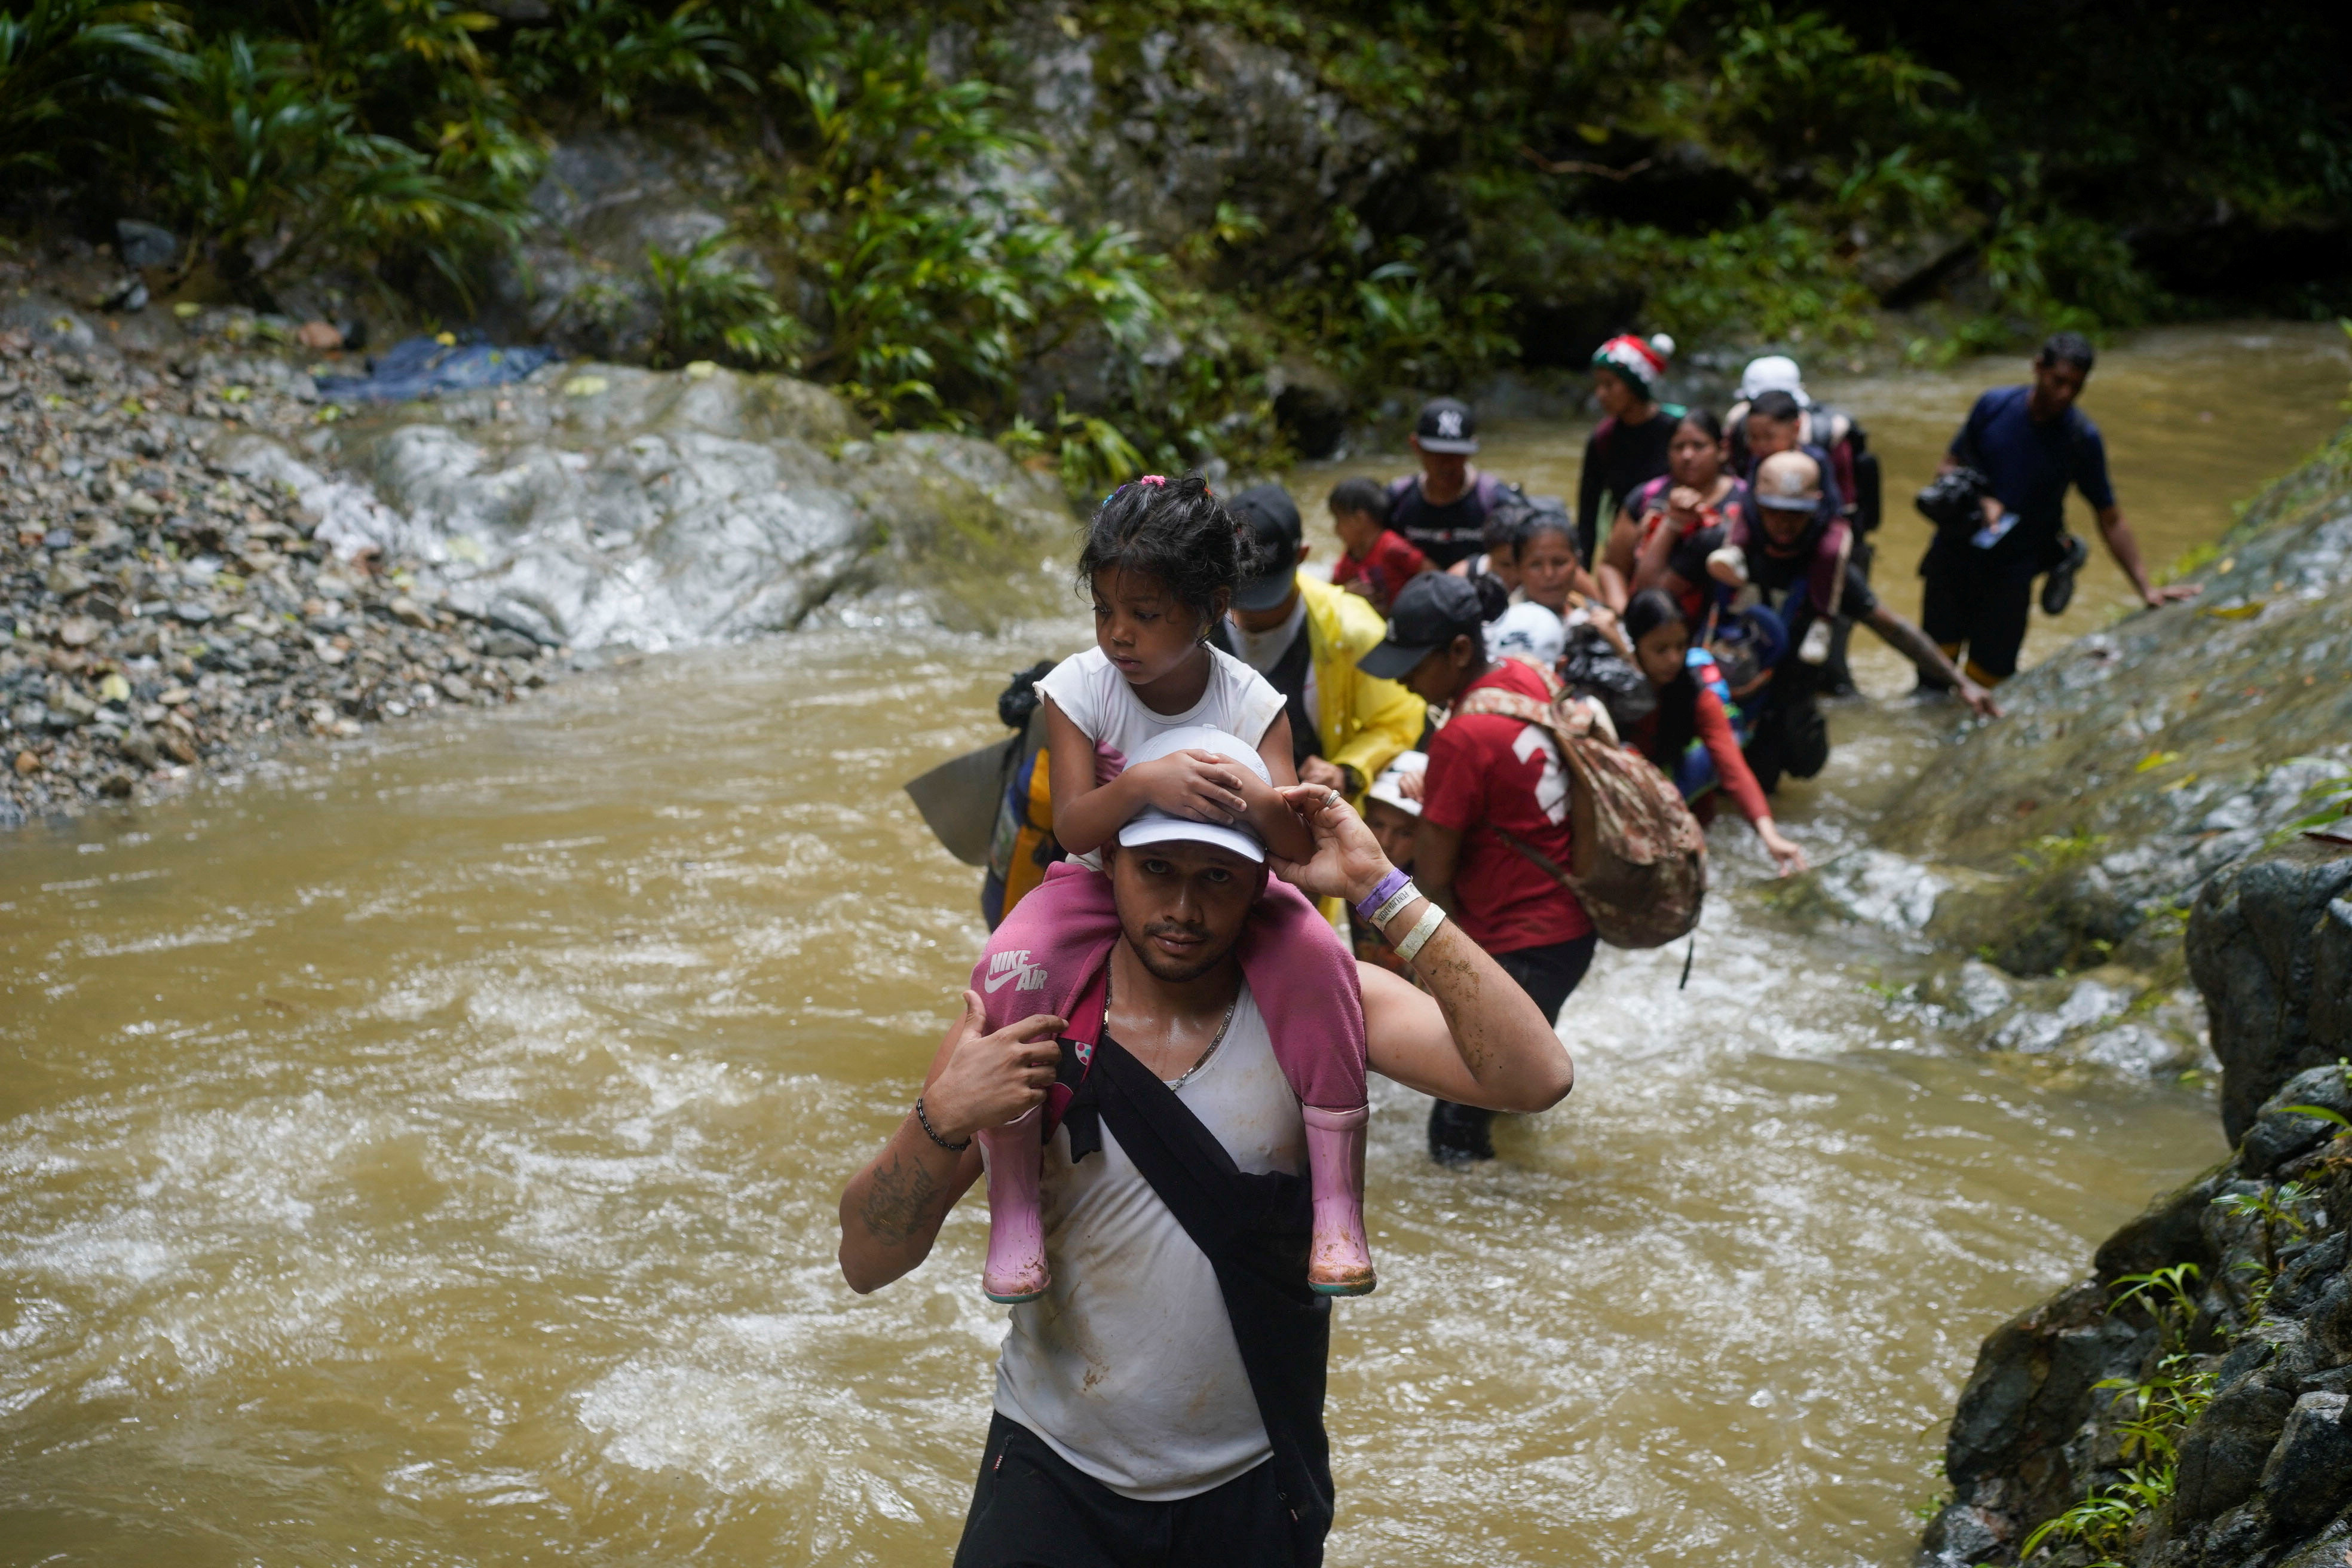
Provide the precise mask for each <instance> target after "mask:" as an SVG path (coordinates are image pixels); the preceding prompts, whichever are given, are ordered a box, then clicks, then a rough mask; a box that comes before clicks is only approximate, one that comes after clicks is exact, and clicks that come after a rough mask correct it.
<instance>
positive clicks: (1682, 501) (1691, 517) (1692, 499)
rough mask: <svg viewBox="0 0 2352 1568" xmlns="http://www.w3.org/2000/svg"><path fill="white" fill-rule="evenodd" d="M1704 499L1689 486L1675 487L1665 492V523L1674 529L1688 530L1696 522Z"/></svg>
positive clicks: (1704, 502)
mask: <svg viewBox="0 0 2352 1568" xmlns="http://www.w3.org/2000/svg"><path fill="white" fill-rule="evenodd" d="M1704 504H1706V497H1705V496H1704V495H1701V494H1700V493H1699V492H1698V490H1697V489H1696V488H1694V487H1692V486H1690V485H1676V486H1675V488H1674V489H1670V490H1668V491H1667V492H1666V521H1668V522H1671V523H1673V524H1674V525H1675V527H1676V528H1688V527H1689V526H1690V525H1691V524H1692V523H1694V522H1696V521H1698V509H1699V508H1700V507H1701V506H1703V505H1704Z"/></svg>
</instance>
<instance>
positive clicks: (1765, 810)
mask: <svg viewBox="0 0 2352 1568" xmlns="http://www.w3.org/2000/svg"><path fill="white" fill-rule="evenodd" d="M1624 631H1625V638H1626V640H1627V641H1628V642H1630V643H1631V644H1632V645H1633V662H1634V664H1635V665H1636V666H1638V667H1639V668H1640V669H1641V671H1642V673H1643V675H1645V676H1647V677H1649V679H1650V689H1652V690H1654V691H1655V692H1656V693H1657V694H1658V705H1657V706H1656V707H1655V708H1654V709H1652V710H1650V712H1649V713H1648V714H1647V715H1646V716H1645V717H1644V718H1643V720H1642V721H1641V722H1640V723H1638V724H1636V725H1634V726H1633V728H1632V729H1631V730H1630V731H1627V732H1626V734H1625V737H1624V739H1625V743H1626V744H1627V745H1629V746H1632V747H1633V749H1634V750H1635V751H1637V752H1641V753H1642V754H1643V756H1645V757H1647V758H1649V759H1650V761H1652V762H1654V763H1656V764H1657V765H1658V768H1659V770H1660V771H1661V772H1663V773H1664V774H1665V775H1666V776H1667V777H1668V778H1670V779H1673V780H1674V781H1675V784H1677V785H1678V786H1680V787H1681V789H1682V792H1683V795H1684V797H1685V799H1687V800H1688V801H1689V802H1690V807H1691V813H1692V815H1693V816H1696V817H1697V818H1698V819H1699V821H1700V822H1701V823H1702V824H1706V823H1711V822H1713V821H1714V820H1715V805H1716V800H1717V796H1718V795H1729V796H1730V797H1731V799H1732V803H1733V804H1734V805H1738V807H1739V815H1740V816H1744V817H1746V818H1747V819H1748V822H1749V824H1750V825H1751V826H1754V827H1755V829H1756V837H1759V838H1761V839H1762V840H1763V841H1764V847H1765V849H1766V850H1767V851H1769V853H1770V854H1771V857H1772V861H1773V864H1775V865H1776V866H1778V867H1780V874H1781V875H1782V876H1784V877H1786V876H1790V875H1793V874H1794V873H1796V872H1799V871H1801V870H1803V869H1804V868H1805V852H1804V850H1802V849H1801V848H1800V847H1798V846H1797V845H1796V843H1795V841H1793V840H1792V839H1790V837H1788V835H1786V834H1784V833H1782V832H1781V831H1780V825H1779V824H1778V823H1776V822H1774V821H1773V820H1772V808H1771V807H1770V806H1769V805H1766V804H1765V800H1764V790H1763V787H1762V786H1761V785H1759V784H1758V783H1757V782H1756V774H1755V773H1754V771H1753V770H1752V769H1750V768H1749V767H1748V759H1747V757H1745V756H1744V755H1742V754H1741V752H1740V750H1739V737H1738V735H1737V734H1736V733H1734V732H1733V731H1732V728H1731V715H1730V713H1729V712H1728V711H1727V710H1726V709H1725V708H1724V706H1723V698H1722V697H1721V696H1720V695H1719V694H1717V691H1716V690H1715V689H1714V687H1713V686H1712V685H1710V684H1709V683H1708V682H1706V680H1703V679H1701V677H1702V675H1703V674H1704V675H1708V676H1712V675H1714V674H1715V661H1714V660H1713V659H1712V658H1707V656H1706V655H1705V654H1704V653H1702V654H1700V655H1699V656H1698V657H1699V658H1701V659H1704V660H1705V667H1704V669H1703V670H1702V669H1701V668H1694V661H1693V659H1692V657H1691V654H1690V645H1691V637H1690V623H1689V622H1688V621H1685V619H1683V612H1682V607H1681V606H1680V605H1677V604H1676V603H1675V596H1674V595H1672V594H1669V593H1668V592H1666V590H1664V588H1644V589H1643V590H1642V591H1641V592H1640V593H1638V594H1636V595H1633V603H1631V604H1629V605H1626V606H1625V620H1624ZM1717 679H1720V678H1719V677H1718V678H1717ZM1694 751H1696V756H1694V755H1693V754H1692V753H1693V752H1694ZM1695 764H1696V765H1695Z"/></svg>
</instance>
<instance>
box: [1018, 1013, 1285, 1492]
mask: <svg viewBox="0 0 2352 1568" xmlns="http://www.w3.org/2000/svg"><path fill="white" fill-rule="evenodd" d="M1176 1093H1177V1095H1178V1097H1179V1098H1180V1099H1181V1100H1183V1102H1184V1104H1185V1106H1186V1107H1187V1108H1188V1109H1189V1110H1191V1111H1192V1114H1193V1115H1195V1116H1197V1117H1199V1118H1200V1119H1201V1121H1202V1124H1203V1125H1204V1126H1206V1127H1207V1128H1208V1129H1209V1131H1212V1132H1213V1133H1215V1134H1216V1137H1217V1142H1220V1143H1223V1145H1224V1146H1225V1152H1227V1153H1229V1154H1231V1155H1232V1156H1233V1157H1234V1164H1236V1165H1238V1166H1240V1167H1241V1168H1242V1169H1243V1170H1244V1171H1249V1172H1266V1171H1280V1172H1283V1173H1286V1174H1290V1175H1296V1174H1297V1173H1299V1172H1300V1171H1301V1170H1303V1169H1305V1167H1306V1156H1307V1130H1306V1124H1305V1122H1304V1121H1302V1120H1301V1119H1300V1116H1299V1113H1298V1097H1297V1095H1295V1094H1293V1093H1292V1092H1291V1091H1290V1085H1289V1083H1288V1082H1287V1081H1286V1079H1284V1078H1283V1076H1282V1068H1280V1067H1279V1066H1278V1065H1277V1064H1276V1061H1275V1059H1274V1046H1273V1042H1272V1041H1271V1040H1269V1039H1268V1038H1267V1037H1266V1030H1265V1019H1263V1018H1262V1017H1260V1016H1258V1010H1257V1005H1256V1003H1255V1001H1253V1000H1252V999H1251V996H1250V994H1249V988H1248V987H1247V986H1244V987H1243V988H1242V993H1241V996H1240V999H1239V1000H1238V1002H1237V1003H1236V1004H1235V1005H1234V1021H1233V1025H1232V1026H1231V1027H1230V1028H1228V1029H1227V1030H1226V1031H1225V1039H1224V1043H1223V1045H1221V1046H1219V1047H1217V1052H1216V1054H1215V1055H1214V1056H1213V1057H1212V1058H1209V1061H1208V1063H1207V1065H1206V1066H1204V1067H1202V1068H1201V1070H1200V1071H1199V1072H1197V1073H1195V1074H1194V1075H1193V1076H1192V1079H1191V1081H1189V1082H1187V1083H1186V1084H1185V1085H1184V1087H1183V1088H1181V1089H1178V1090H1177V1091H1176ZM1102 1144H1103V1146H1102V1152H1100V1153H1099V1154H1090V1155H1088V1156H1087V1158H1086V1159H1085V1161H1083V1162H1082V1163H1079V1164H1077V1165H1075V1166H1074V1165H1072V1164H1071V1163H1070V1135H1069V1131H1068V1130H1067V1129H1063V1130H1060V1131H1056V1132H1055V1134H1054V1141H1053V1142H1051V1143H1049V1144H1048V1145H1046V1147H1045V1169H1044V1184H1043V1189H1042V1194H1041V1197H1042V1205H1043V1209H1044V1214H1045V1260H1046V1263H1047V1265H1048V1266H1049V1268H1051V1270H1052V1272H1053V1277H1054V1282H1053V1285H1052V1286H1051V1288H1049V1289H1047V1290H1046V1292H1045V1295H1044V1296H1043V1297H1041V1298H1039V1299H1038V1300H1034V1301H1031V1302H1028V1303H1026V1304H1024V1305H1022V1306H1018V1307H1015V1308H1013V1322H1012V1327H1011V1329H1010V1331H1008V1332H1007V1333H1006V1334H1005V1336H1004V1348H1003V1353H1002V1354H1001V1355H999V1356H998V1358H997V1363H996V1408H997V1409H998V1410H999V1411H1000V1412H1001V1413H1003V1415H1005V1416H1006V1417H1007V1418H1009V1419H1011V1420H1013V1421H1017V1422H1019V1423H1020V1424H1021V1425H1022V1426H1025V1427H1027V1428H1028V1429H1029V1430H1030V1431H1032V1432H1034V1433H1035V1434H1036V1435H1037V1436H1038V1437H1040V1438H1041V1439H1043V1440H1044V1442H1045V1445H1046V1446H1047V1447H1050V1448H1052V1449H1053V1450H1054V1451H1055V1453H1057V1454H1059V1455H1061V1456H1062V1458H1065V1459H1067V1460H1068V1461H1069V1462H1070V1463H1071V1464H1073V1465H1075V1466H1076V1467H1077V1468H1079V1469H1080V1470H1082V1471H1084V1472H1085V1473H1086V1474H1087V1475H1089V1476H1092V1477H1093V1478H1094V1479H1096V1480H1098V1481H1100V1482H1102V1484H1103V1485H1105V1486H1107V1487H1108V1488H1109V1489H1111V1490H1113V1491H1115V1492H1117V1493H1118V1494H1119V1495H1120V1496H1122V1497H1129V1498H1134V1499H1137V1500H1139V1501H1143V1502H1171V1501H1173V1500H1176V1499H1178V1498H1187V1497H1193V1496H1196V1495H1198V1494H1199V1493H1202V1492H1204V1491H1207V1490H1209V1489H1211V1488H1213V1487H1219V1486H1223V1484H1224V1483H1225V1482H1227V1481H1229V1480H1231V1479H1234V1477H1235V1476H1238V1475H1240V1474H1242V1473H1243V1472H1244V1471H1246V1470H1248V1469H1250V1468H1253V1467H1255V1466H1256V1465H1259V1464H1262V1463H1263V1462H1265V1460H1266V1459H1267V1458H1270V1457H1271V1456H1272V1454H1273V1452H1274V1450H1273V1448H1272V1447H1271V1446H1270V1445H1269V1444H1268V1443H1267V1441H1266V1436H1265V1423H1264V1422H1263V1421H1261V1420H1260V1419H1259V1418H1258V1413H1257V1398H1256V1396H1255V1394H1252V1393H1251V1392H1250V1385H1249V1375H1248V1373H1246V1372H1244V1370H1243V1368H1242V1356H1241V1347H1240V1346H1239V1344H1237V1343H1236V1342H1235V1341H1234V1328H1233V1321H1232V1320H1231V1319H1230V1318H1228V1317H1227V1316H1226V1314H1225V1299H1224V1296H1223V1292H1221V1291H1220V1290H1219V1289H1217V1276H1216V1271H1215V1269H1214V1268H1212V1267H1211V1266H1210V1263H1209V1259H1208V1256H1207V1254H1205V1253H1203V1252H1202V1250H1201V1249H1200V1248H1199V1247H1196V1246H1194V1245H1193V1242H1192V1237H1189V1236H1187V1235H1186V1234H1185V1233H1184V1228H1183V1226H1180V1225H1178V1224H1177V1223H1176V1216H1175V1215H1173V1214H1171V1213H1170V1212H1169V1210H1168V1205H1165V1204H1163V1203H1161V1202H1160V1194H1157V1193H1155V1192H1153V1191H1152V1190H1151V1184H1150V1183H1149V1182H1147V1181H1145V1180H1144V1179H1143V1175H1142V1173H1140V1172H1139V1171H1138V1170H1137V1169H1136V1168H1135V1164H1134V1163H1133V1162H1132V1161H1130V1160H1129V1158H1128V1157H1127V1152H1126V1151H1124V1150H1123V1149H1121V1148H1120V1147H1119V1146H1118V1139H1117V1138H1116V1137H1114V1136H1113V1135H1112V1133H1111V1130H1110V1128H1109V1127H1108V1125H1106V1126H1105V1127H1104V1128H1103V1130H1102Z"/></svg>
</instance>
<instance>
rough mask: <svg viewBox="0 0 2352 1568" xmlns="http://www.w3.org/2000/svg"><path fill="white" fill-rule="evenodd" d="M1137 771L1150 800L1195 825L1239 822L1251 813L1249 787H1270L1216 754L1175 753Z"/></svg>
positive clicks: (1145, 796)
mask: <svg viewBox="0 0 2352 1568" xmlns="http://www.w3.org/2000/svg"><path fill="white" fill-rule="evenodd" d="M1133 771H1134V773H1135V774H1136V776H1137V777H1138V778H1140V779H1144V780H1146V781H1147V782H1146V784H1145V788H1144V795H1143V798H1144V799H1145V800H1146V801H1148V802H1149V803H1150V804H1151V805H1156V806H1158V807H1159V808H1160V810H1162V811H1164V812H1166V813H1168V815H1170V816H1183V817H1190V818H1191V819H1192V821H1194V822H1219V823H1232V822H1235V821H1238V820H1239V819H1240V818H1241V817H1242V816H1244V814H1246V813H1247V812H1248V810H1249V797H1248V795H1246V794H1244V791H1245V789H1246V788H1247V787H1248V785H1249V784H1258V787H1259V788H1260V789H1264V788H1265V787H1266V786H1265V784H1259V783H1258V777H1257V775H1256V774H1255V773H1252V772H1251V771H1250V770H1249V769H1248V768H1246V767H1244V766H1243V765H1242V764H1241V763H1236V762H1234V760H1233V759H1232V758H1231V757H1223V756H1219V755H1218V754H1217V753H1216V752H1202V751H1190V752H1171V753H1170V754H1168V755H1167V756H1164V757H1162V758H1160V760H1159V761H1158V762H1156V763H1143V764H1142V765H1141V766H1139V767H1138V768H1136V769H1135V770H1133ZM1244 781H1246V782H1244Z"/></svg>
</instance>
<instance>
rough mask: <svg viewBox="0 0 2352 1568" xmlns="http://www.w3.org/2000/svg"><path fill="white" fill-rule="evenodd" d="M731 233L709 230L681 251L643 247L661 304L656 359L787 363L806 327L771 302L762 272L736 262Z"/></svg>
mask: <svg viewBox="0 0 2352 1568" xmlns="http://www.w3.org/2000/svg"><path fill="white" fill-rule="evenodd" d="M731 243H732V238H731V237H730V236H729V235H726V234H723V233H722V234H714V235H712V236H711V237H709V238H708V239H706V240H704V241H702V242H701V243H700V244H698V245H697V246H695V247H693V248H692V249H690V250H687V251H685V252H683V253H676V254H674V253H672V252H669V251H666V250H663V249H661V248H660V247H656V246H647V247H646V273H647V275H648V276H649V277H650V278H651V279H653V285H654V297H655V299H656V301H657V302H658V304H659V307H660V311H661V328H660V333H659V336H658V337H657V338H656V342H655V346H654V354H653V358H654V363H656V364H657V365H672V364H678V363H683V362H685V361H687V360H690V359H694V358H697V357H701V356H709V357H710V358H713V359H726V360H731V361H733V362H734V363H738V364H744V365H752V366H786V367H789V366H790V365H791V364H792V363H793V359H794V353H795V351H796V349H797V347H798V345H799V343H800V342H801V339H802V338H803V336H804V335H805V334H806V331H807V329H805V328H804V327H803V326H802V325H801V321H800V318H798V317H797V316H794V315H793V314H791V313H790V312H789V311H787V310H784V308H783V307H782V306H781V305H779V304H777V303H776V297H775V295H773V294H772V293H770V292H769V291H768V288H767V286H766V284H764V283H762V282H761V279H760V276H759V274H757V273H756V272H753V271H751V270H750V269H749V268H743V267H739V266H736V265H734V264H733V263H731V262H730V259H729V258H728V255H727V251H728V248H729V247H730V244H731Z"/></svg>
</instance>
